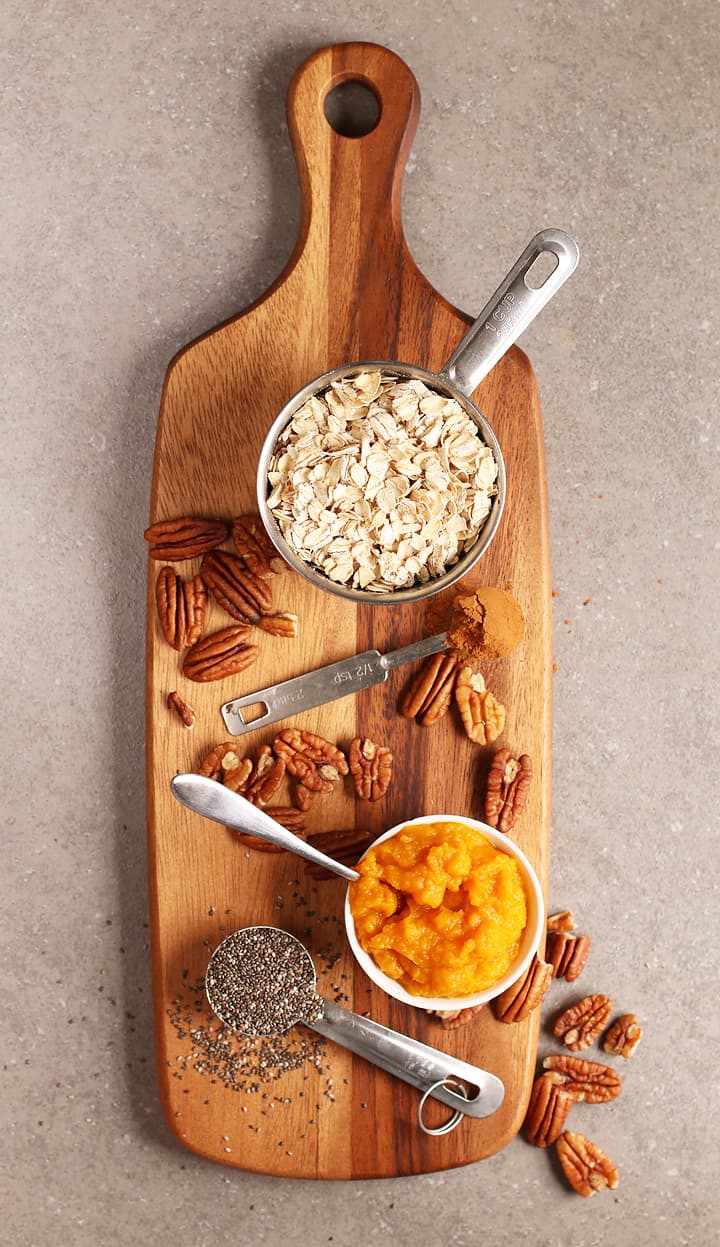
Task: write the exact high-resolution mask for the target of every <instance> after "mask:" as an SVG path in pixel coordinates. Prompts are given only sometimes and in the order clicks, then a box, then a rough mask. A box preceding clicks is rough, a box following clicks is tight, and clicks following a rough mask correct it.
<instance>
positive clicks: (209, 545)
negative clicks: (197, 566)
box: [145, 515, 228, 563]
mask: <svg viewBox="0 0 720 1247" xmlns="http://www.w3.org/2000/svg"><path fill="white" fill-rule="evenodd" d="M227 535H228V529H227V524H226V523H224V521H223V520H204V519H198V518H197V517H195V516H190V515H186V516H183V517H182V518H181V519H177V520H158V522H157V523H156V524H151V525H150V527H149V528H146V529H145V540H146V541H149V542H150V558H151V559H165V560H166V561H167V562H168V563H178V562H180V560H181V559H194V558H195V557H196V555H198V554H205V553H206V551H207V550H214V549H215V547H216V546H219V545H222V543H223V541H224V540H225V538H226V537H227Z"/></svg>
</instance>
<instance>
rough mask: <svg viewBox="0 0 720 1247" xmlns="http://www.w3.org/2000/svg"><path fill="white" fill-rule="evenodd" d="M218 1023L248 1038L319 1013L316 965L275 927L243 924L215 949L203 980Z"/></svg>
mask: <svg viewBox="0 0 720 1247" xmlns="http://www.w3.org/2000/svg"><path fill="white" fill-rule="evenodd" d="M205 985H206V989H207V995H208V1000H209V1001H210V1004H211V1006H212V1008H213V1010H214V1012H215V1013H216V1014H217V1015H218V1017H219V1018H220V1019H221V1021H222V1022H224V1023H225V1025H226V1026H229V1027H231V1029H232V1030H236V1031H240V1032H241V1033H242V1034H244V1035H249V1036H279V1035H284V1034H286V1032H287V1031H289V1030H290V1028H291V1027H292V1026H294V1025H295V1023H296V1022H312V1021H314V1020H315V1019H316V1018H319V1017H321V1016H322V1011H323V1002H322V999H321V997H320V996H318V995H317V993H316V991H315V967H314V966H313V963H312V959H311V957H310V955H309V953H307V952H306V950H305V949H304V948H303V946H302V944H300V942H299V941H298V940H296V939H295V937H294V936H293V935H290V934H289V933H288V932H287V931H281V930H280V929H279V928H278V927H246V928H244V929H243V930H240V931H235V932H233V934H232V935H229V936H228V937H227V938H226V939H224V940H223V942H222V943H221V944H220V945H219V946H218V947H217V948H216V949H215V952H214V953H213V955H212V957H211V959H210V965H209V966H208V970H207V975H206V978H205Z"/></svg>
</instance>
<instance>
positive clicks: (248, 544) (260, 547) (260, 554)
mask: <svg viewBox="0 0 720 1247" xmlns="http://www.w3.org/2000/svg"><path fill="white" fill-rule="evenodd" d="M232 541H233V545H234V546H235V549H236V550H237V552H238V554H239V555H240V557H241V558H242V559H244V560H245V562H246V563H247V565H248V567H249V568H250V570H251V571H253V572H255V575H256V576H261V577H262V578H263V579H267V578H268V577H269V576H272V575H273V573H278V572H283V571H285V570H286V568H287V563H286V562H285V560H284V559H283V558H281V557H280V555H279V554H278V552H277V550H276V549H275V546H274V545H273V543H272V541H271V540H270V538H269V537H268V535H267V533H266V531H265V527H264V525H263V522H262V520H261V519H260V516H259V515H239V516H238V517H237V519H234V520H233V524H232Z"/></svg>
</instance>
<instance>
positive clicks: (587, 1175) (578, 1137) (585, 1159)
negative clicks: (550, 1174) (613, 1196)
mask: <svg viewBox="0 0 720 1247" xmlns="http://www.w3.org/2000/svg"><path fill="white" fill-rule="evenodd" d="M557 1154H558V1160H559V1161H560V1164H561V1165H562V1168H563V1173H564V1174H565V1177H566V1178H567V1180H568V1182H569V1183H570V1185H571V1187H572V1188H573V1190H574V1191H577V1193H578V1195H582V1196H583V1197H584V1198H585V1199H587V1197H588V1196H589V1195H594V1194H595V1192H596V1191H605V1190H610V1191H614V1190H615V1188H616V1187H617V1185H618V1182H619V1181H620V1179H619V1176H618V1171H617V1168H616V1167H615V1165H614V1164H613V1162H612V1161H611V1160H610V1158H609V1157H608V1156H606V1155H605V1153H604V1152H603V1151H602V1150H601V1149H600V1148H599V1147H598V1146H597V1144H596V1143H592V1142H591V1140H590V1139H587V1138H586V1137H585V1135H584V1134H576V1133H575V1132H574V1131H572V1130H566V1131H565V1133H564V1134H561V1135H560V1138H559V1139H558V1141H557Z"/></svg>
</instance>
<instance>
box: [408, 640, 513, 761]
mask: <svg viewBox="0 0 720 1247" xmlns="http://www.w3.org/2000/svg"><path fill="white" fill-rule="evenodd" d="M453 696H454V699H455V704H456V706H457V708H458V711H459V714H460V719H461V722H462V725H463V728H464V729H465V734H466V736H468V738H469V739H470V740H472V741H474V742H475V744H478V745H491V744H493V742H494V741H496V740H497V738H498V736H500V735H501V733H502V732H503V730H504V728H505V718H506V710H505V707H504V706H502V705H501V704H500V702H499V701H498V700H497V698H496V697H495V696H494V695H493V693H491V692H490V690H489V689H488V688H487V687H486V684H485V680H484V678H483V676H482V675H481V674H480V672H479V671H473V669H472V667H468V666H463V665H461V664H460V663H458V660H457V657H456V656H455V654H454V653H452V651H451V652H449V653H446V654H433V655H432V656H431V657H430V658H426V659H425V661H424V663H423V664H422V666H421V667H420V668H419V669H418V671H416V673H415V675H414V676H413V677H412V679H411V680H410V682H409V683H408V685H407V687H406V688H405V690H404V692H403V694H402V696H401V698H400V702H399V704H398V710H399V712H400V714H401V715H402V716H403V718H405V719H417V721H418V723H420V724H421V726H422V727H432V726H433V725H434V724H435V723H439V722H440V720H441V719H443V718H444V717H445V715H446V714H447V712H448V710H449V709H450V706H451V704H452V701H453Z"/></svg>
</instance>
